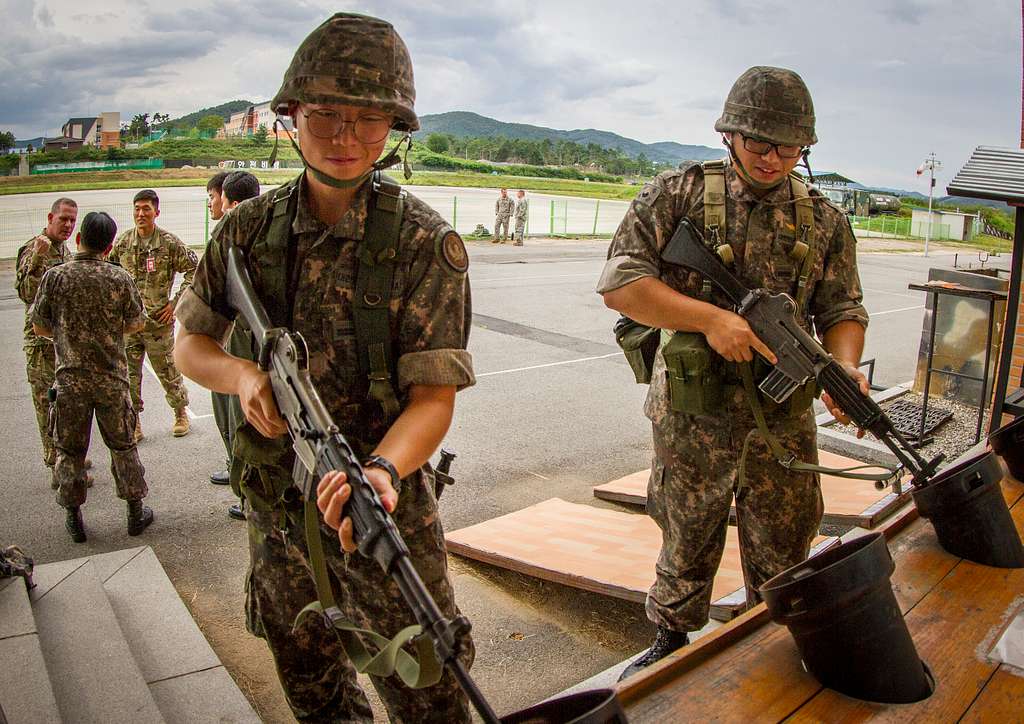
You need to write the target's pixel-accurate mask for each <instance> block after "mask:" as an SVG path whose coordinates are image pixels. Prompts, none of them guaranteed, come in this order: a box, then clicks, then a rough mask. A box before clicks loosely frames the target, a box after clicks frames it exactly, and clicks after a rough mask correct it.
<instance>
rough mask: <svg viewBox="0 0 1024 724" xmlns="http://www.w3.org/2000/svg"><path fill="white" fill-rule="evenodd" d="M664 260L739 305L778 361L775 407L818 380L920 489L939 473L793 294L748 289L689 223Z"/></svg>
mask: <svg viewBox="0 0 1024 724" xmlns="http://www.w3.org/2000/svg"><path fill="white" fill-rule="evenodd" d="M661 258H662V259H663V260H664V261H666V262H668V263H670V264H676V265H679V266H683V267H686V268H687V269H690V270H692V271H695V272H697V273H699V274H700V275H702V276H703V277H704V278H706V279H708V280H709V281H711V282H712V283H713V284H714V285H715V286H716V287H718V288H719V289H720V290H721V291H722V292H723V293H724V294H725V296H726V297H728V298H729V301H730V302H732V304H733V305H734V309H735V311H736V313H737V314H738V315H740V316H741V317H743V318H744V319H745V320H747V324H749V325H750V328H751V329H752V330H753V331H754V334H756V335H757V336H758V337H759V338H760V339H761V341H762V342H764V343H765V345H766V346H767V347H768V349H770V350H771V351H772V352H773V353H774V354H775V356H776V358H778V362H776V364H775V366H774V367H773V368H772V371H771V372H770V373H769V374H768V375H767V376H766V377H765V378H764V380H762V381H761V383H760V384H759V385H758V387H759V388H760V390H761V392H763V393H764V394H765V396H767V397H768V398H769V399H771V400H774V401H775V402H783V401H784V400H786V398H788V397H789V396H790V395H791V394H793V392H795V391H796V390H797V389H798V388H799V387H800V386H802V385H803V384H805V383H806V382H808V381H809V380H811V378H814V379H817V381H818V384H819V385H821V387H822V389H824V390H825V392H827V393H828V394H829V396H830V397H831V398H832V400H833V401H834V402H835V403H836V404H837V405H838V406H839V407H840V409H842V410H843V411H844V412H845V413H846V414H847V415H849V416H850V418H851V419H852V420H853V421H854V423H856V424H857V426H858V427H860V428H861V429H863V430H867V431H869V432H871V433H872V434H873V435H874V436H875V437H877V438H878V439H879V440H881V441H882V443H884V444H885V446H886V447H888V448H889V449H890V450H891V451H892V453H893V455H895V456H896V459H897V460H899V462H900V465H901V466H902V467H903V468H905V469H906V470H908V471H910V473H911V474H912V475H913V479H912V481H911V482H912V483H913V484H914V486H915V487H924V486H925V485H927V484H928V481H929V479H930V478H931V476H932V475H934V474H935V470H936V468H938V466H939V463H941V462H942V460H943V456H942V455H938V456H936V457H935V458H934V459H933V460H931V461H925V460H924V458H922V457H921V455H920V454H918V452H917V451H916V450H915V449H914V448H913V447H912V446H911V445H910V444H909V443H908V442H907V441H906V440H905V439H904V437H903V436H902V435H901V434H900V433H899V431H898V430H896V428H895V427H894V426H893V424H892V420H890V419H889V418H888V417H887V416H886V414H885V413H884V412H883V411H882V408H880V407H879V406H878V403H876V402H875V401H874V400H872V399H871V398H870V397H868V396H866V395H864V394H862V393H861V391H860V388H859V387H858V385H857V383H856V382H855V381H854V380H853V378H852V377H850V375H849V374H848V373H847V372H846V370H844V369H843V367H842V365H840V364H839V363H838V362H836V361H835V359H833V358H832V355H830V354H829V353H828V352H827V351H826V350H825V348H824V347H822V346H821V345H820V344H819V343H818V340H816V339H815V338H814V337H812V336H811V335H809V334H808V333H807V332H805V331H804V330H803V328H802V327H801V326H800V325H799V324H798V323H797V321H796V312H797V309H796V302H794V301H793V299H792V297H790V296H789V295H788V294H773V293H772V292H769V291H768V290H766V289H747V287H745V286H744V285H743V283H742V282H740V281H739V279H737V278H736V277H735V276H733V274H732V273H731V272H730V271H729V270H728V269H727V268H726V267H725V265H724V264H723V263H722V262H721V260H719V259H718V258H717V257H716V256H715V255H714V254H713V253H712V251H711V250H710V249H708V247H707V246H706V245H705V244H704V242H703V240H702V239H700V238H699V234H698V233H697V231H696V230H695V229H694V228H693V225H692V224H691V223H690V222H689V220H687V219H683V220H682V221H681V222H680V224H679V226H678V227H677V228H676V231H675V233H674V234H673V235H672V238H671V239H670V240H669V242H668V244H667V245H666V246H665V249H664V250H663V251H662V254H661Z"/></svg>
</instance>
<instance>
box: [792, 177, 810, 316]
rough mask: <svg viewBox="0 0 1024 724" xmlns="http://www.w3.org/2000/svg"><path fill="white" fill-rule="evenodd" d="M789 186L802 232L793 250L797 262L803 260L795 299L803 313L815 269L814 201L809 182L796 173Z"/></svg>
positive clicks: (797, 221) (799, 228)
mask: <svg viewBox="0 0 1024 724" xmlns="http://www.w3.org/2000/svg"><path fill="white" fill-rule="evenodd" d="M789 187H790V189H791V190H792V193H793V202H794V206H795V212H796V213H795V215H796V225H797V229H798V230H799V232H800V236H799V237H798V239H797V241H796V244H795V245H794V247H793V250H794V252H795V256H796V257H797V262H798V263H801V262H802V263H801V266H800V278H799V280H798V281H797V287H796V299H795V300H794V301H796V308H797V309H798V310H800V313H801V314H802V313H803V310H804V305H805V304H806V303H807V282H808V280H809V279H810V277H811V272H812V271H813V270H814V248H815V244H814V241H815V238H814V202H813V201H812V200H811V196H810V194H809V193H808V191H807V184H805V183H804V182H803V181H802V180H800V179H799V178H797V177H796V176H795V175H793V176H790V177H789Z"/></svg>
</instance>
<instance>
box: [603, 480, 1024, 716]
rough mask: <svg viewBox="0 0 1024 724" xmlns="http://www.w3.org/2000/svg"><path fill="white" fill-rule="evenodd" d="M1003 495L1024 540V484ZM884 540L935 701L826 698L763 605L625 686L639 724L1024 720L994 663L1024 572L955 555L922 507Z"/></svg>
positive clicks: (1023, 674) (1022, 689)
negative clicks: (939, 537) (676, 723)
mask: <svg viewBox="0 0 1024 724" xmlns="http://www.w3.org/2000/svg"><path fill="white" fill-rule="evenodd" d="M1003 490H1004V495H1005V497H1006V499H1007V502H1008V503H1009V504H1010V505H1011V513H1012V515H1013V519H1014V521H1015V523H1016V525H1017V528H1018V530H1024V502H1022V494H1024V485H1021V484H1020V483H1018V482H1016V481H1012V480H1007V481H1004V483H1003ZM885 533H886V536H887V537H888V538H889V549H890V550H891V551H892V553H893V557H894V558H895V560H896V570H895V572H894V574H893V576H892V583H893V589H894V590H895V592H896V598H897V600H898V601H899V603H900V606H901V608H902V610H903V612H904V616H905V619H906V621H907V626H908V628H909V629H910V633H911V636H913V638H914V642H915V644H916V646H917V650H918V653H919V654H920V656H921V658H922V659H923V660H924V662H925V663H926V664H928V666H929V667H930V668H931V671H932V673H933V674H934V676H935V680H936V689H935V692H934V693H933V694H932V696H931V697H930V698H928V699H926V700H924V701H921V702H918V703H916V704H903V705H886V704H874V703H868V702H863V701H859V700H856V699H851V698H848V697H846V696H843V695H841V694H837V693H836V692H835V691H833V690H831V689H825V688H823V687H822V686H821V685H820V684H819V683H818V682H817V680H816V679H814V677H813V676H811V675H810V674H808V673H807V672H806V671H804V669H803V667H802V665H801V662H800V656H799V654H798V652H797V649H796V645H795V644H794V643H793V639H792V638H791V637H790V635H789V632H788V631H787V630H786V629H785V628H783V627H780V626H777V625H775V624H773V623H771V621H770V620H769V619H768V613H767V610H766V608H765V607H764V605H760V606H757V607H755V608H754V609H752V610H751V611H748V612H747V613H745V614H744V615H743V616H741V617H739V618H737V619H736V620H735V621H733V622H731V623H729V624H726V625H725V626H722V627H721V628H719V629H718V630H716V631H714V632H713V633H711V634H709V635H708V636H706V637H704V638H702V639H700V640H699V641H697V642H696V643H694V644H693V645H691V646H687V647H685V648H684V649H681V650H680V652H678V653H677V654H674V655H672V656H669V657H668V658H666V659H664V660H662V661H660V662H658V663H657V664H655V665H653V666H651V667H650V668H648V669H645V670H644V671H643V672H641V673H640V674H638V675H637V676H634V677H632V678H630V679H628V680H627V681H624V682H622V683H621V684H620V685H619V687H618V689H619V696H620V699H621V701H622V703H623V706H624V707H625V709H626V713H627V715H628V717H629V719H630V721H631V722H634V723H637V722H659V723H660V722H667V721H692V720H701V721H726V722H728V721H758V722H761V721H782V720H787V721H797V722H805V721H806V722H822V721H828V722H840V721H843V722H855V721H856V722H860V721H864V720H867V719H874V720H879V721H908V722H910V721H914V722H932V721H935V722H947V721H948V722H955V721H968V722H1000V723H1002V722H1020V721H1022V720H1024V671H1021V670H1019V669H1015V668H1013V667H1010V666H1008V665H1006V664H1000V663H998V662H994V661H991V660H990V659H989V658H988V653H989V651H991V649H992V647H993V645H994V644H995V642H996V640H997V639H998V637H999V635H1000V634H1001V633H1002V631H1003V630H1004V628H1005V627H1006V625H1007V622H1008V621H1009V620H1010V619H1012V617H1013V616H1014V615H1015V614H1016V613H1017V612H1019V611H1020V610H1021V608H1022V607H1024V569H1002V568H991V567H988V566H981V565H977V564H974V563H971V562H969V561H964V560H962V559H960V558H957V557H955V556H953V555H950V554H949V553H947V552H945V551H944V550H943V549H942V548H941V547H939V545H938V542H937V540H936V538H935V532H934V530H933V529H932V527H931V525H930V524H929V523H928V522H927V521H925V520H923V519H919V518H918V517H917V510H916V509H914V508H908V509H907V510H906V511H905V512H903V513H901V515H900V516H898V517H896V518H893V519H892V520H890V521H889V522H888V523H887V525H886V526H885ZM836 655H837V656H842V652H841V651H837V652H836Z"/></svg>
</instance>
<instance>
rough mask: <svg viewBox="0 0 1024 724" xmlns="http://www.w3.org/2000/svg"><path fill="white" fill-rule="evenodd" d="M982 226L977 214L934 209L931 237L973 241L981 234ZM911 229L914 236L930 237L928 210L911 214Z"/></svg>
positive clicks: (919, 210)
mask: <svg viewBox="0 0 1024 724" xmlns="http://www.w3.org/2000/svg"><path fill="white" fill-rule="evenodd" d="M980 226H981V221H980V220H979V217H978V215H977V214H964V213H961V212H959V211H945V210H940V209H934V210H933V211H932V228H931V234H930V236H931V238H932V239H950V240H953V241H971V240H972V239H973V238H974V237H975V236H976V235H977V234H978V233H979V231H980ZM910 228H911V233H912V234H913V235H914V236H921V237H923V236H926V235H928V209H914V210H913V211H912V212H911V219H910Z"/></svg>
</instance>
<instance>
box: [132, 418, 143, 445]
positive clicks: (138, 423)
mask: <svg viewBox="0 0 1024 724" xmlns="http://www.w3.org/2000/svg"><path fill="white" fill-rule="evenodd" d="M143 437H144V436H143V434H142V418H141V417H136V418H135V433H134V438H135V442H138V441H139V440H141V439H142V438H143Z"/></svg>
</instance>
